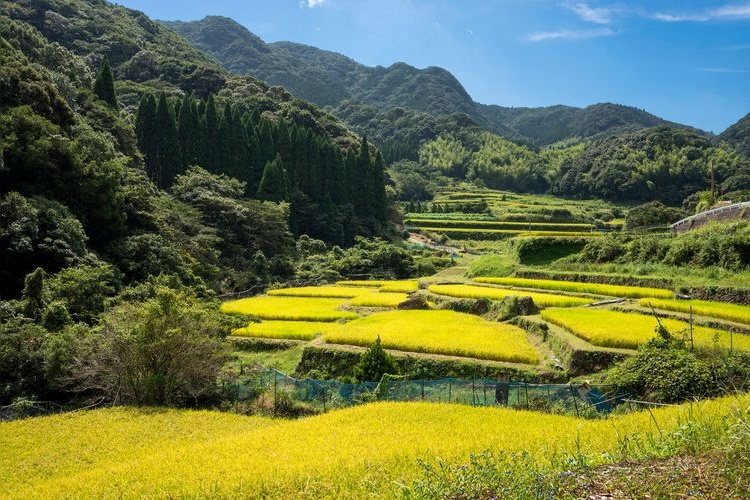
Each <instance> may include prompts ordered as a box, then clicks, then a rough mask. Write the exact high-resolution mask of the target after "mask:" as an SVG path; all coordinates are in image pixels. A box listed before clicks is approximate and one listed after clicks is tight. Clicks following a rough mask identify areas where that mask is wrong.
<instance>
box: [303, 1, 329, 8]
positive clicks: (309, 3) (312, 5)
mask: <svg viewBox="0 0 750 500" xmlns="http://www.w3.org/2000/svg"><path fill="white" fill-rule="evenodd" d="M326 1H327V0H307V1H305V0H302V1H301V2H300V5H302V6H303V7H304V6H305V5H307V7H308V8H310V9H314V8H315V7H317V6H318V5H323V4H324V3H326Z"/></svg>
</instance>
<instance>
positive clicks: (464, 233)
mask: <svg viewBox="0 0 750 500" xmlns="http://www.w3.org/2000/svg"><path fill="white" fill-rule="evenodd" d="M425 231H430V232H433V233H440V234H444V235H446V236H448V237H449V238H452V239H454V240H464V239H467V240H493V239H504V238H512V237H515V236H521V237H528V236H552V237H561V238H562V237H570V238H598V237H599V236H601V235H602V234H601V233H599V232H580V231H578V232H576V231H524V230H514V229H461V228H450V227H430V228H425Z"/></svg>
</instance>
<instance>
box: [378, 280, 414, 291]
mask: <svg viewBox="0 0 750 500" xmlns="http://www.w3.org/2000/svg"><path fill="white" fill-rule="evenodd" d="M417 288H419V282H418V281H417V280H395V281H386V282H385V283H384V284H383V286H381V287H380V288H379V291H380V292H381V293H382V292H386V293H388V292H390V293H409V292H414V291H416V290H417Z"/></svg>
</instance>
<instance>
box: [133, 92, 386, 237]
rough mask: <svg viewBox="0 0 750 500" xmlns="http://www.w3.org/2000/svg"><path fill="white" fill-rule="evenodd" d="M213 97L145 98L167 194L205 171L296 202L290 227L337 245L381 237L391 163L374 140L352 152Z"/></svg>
mask: <svg viewBox="0 0 750 500" xmlns="http://www.w3.org/2000/svg"><path fill="white" fill-rule="evenodd" d="M217 101H220V99H215V98H214V96H213V95H210V96H209V97H208V99H207V100H205V101H204V100H199V99H196V98H194V97H193V96H192V95H189V94H186V95H185V96H184V97H183V98H182V99H178V98H170V97H167V96H166V94H165V93H163V92H162V93H161V94H160V95H158V96H156V95H154V94H145V95H144V96H143V98H142V99H141V102H140V104H139V107H138V112H137V116H136V133H137V137H138V145H139V147H140V149H141V151H142V152H143V155H144V161H145V165H146V170H147V171H148V173H149V175H150V176H151V178H152V179H153V180H154V181H155V182H156V183H157V185H159V186H160V187H163V188H168V187H169V186H170V185H171V184H172V182H173V180H174V178H175V177H176V176H177V175H179V174H181V173H183V172H184V171H186V170H187V168H188V167H189V166H192V165H199V166H201V167H203V168H205V169H206V170H208V171H210V172H212V173H215V174H224V175H227V176H230V177H233V178H236V179H238V180H240V181H242V182H243V183H244V186H245V196H247V197H249V198H257V199H261V200H267V201H276V202H289V203H290V205H291V207H290V209H291V210H290V228H291V229H292V231H293V232H294V233H295V234H298V235H299V234H309V235H311V236H314V237H317V238H320V239H324V240H326V241H328V242H333V243H344V244H346V243H351V242H352V241H353V238H354V235H355V234H363V233H364V234H367V233H369V234H378V233H379V232H380V231H381V226H382V223H383V221H385V220H386V219H387V216H388V204H387V199H386V195H385V178H384V163H383V158H382V156H381V154H380V153H379V152H377V151H371V149H370V146H369V144H368V143H367V140H366V138H363V139H362V141H361V143H360V145H359V147H358V148H356V149H350V150H344V149H342V148H340V147H339V146H338V145H337V144H335V143H334V142H333V141H332V140H330V139H328V138H325V137H322V136H319V135H318V134H316V133H315V132H313V131H312V130H311V129H309V128H306V127H298V126H297V125H296V124H293V125H291V126H289V124H288V123H287V122H286V121H285V120H284V119H283V118H278V119H272V118H269V117H268V116H264V115H262V113H261V111H260V110H259V109H254V110H253V109H247V108H245V107H244V106H243V107H241V106H240V105H237V104H233V103H232V102H230V101H228V100H227V101H226V102H225V103H224V105H223V106H221V105H220V104H218V103H217Z"/></svg>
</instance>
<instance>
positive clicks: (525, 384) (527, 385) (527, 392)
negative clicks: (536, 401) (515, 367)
mask: <svg viewBox="0 0 750 500" xmlns="http://www.w3.org/2000/svg"><path fill="white" fill-rule="evenodd" d="M523 392H525V393H526V409H527V410H528V409H529V383H528V382H524V384H523Z"/></svg>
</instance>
